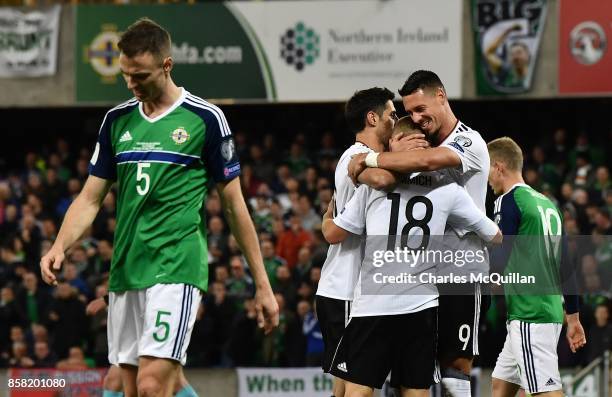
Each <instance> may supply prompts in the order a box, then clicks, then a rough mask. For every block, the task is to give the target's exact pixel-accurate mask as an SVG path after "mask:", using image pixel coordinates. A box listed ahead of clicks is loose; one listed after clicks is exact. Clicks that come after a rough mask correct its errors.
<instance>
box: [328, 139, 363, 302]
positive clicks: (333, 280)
mask: <svg viewBox="0 0 612 397" xmlns="http://www.w3.org/2000/svg"><path fill="white" fill-rule="evenodd" d="M370 152H373V150H372V149H370V148H369V147H367V146H366V145H364V144H362V143H359V142H356V143H355V144H353V145H352V146H350V147H349V148H348V149H346V150H345V151H344V153H343V154H342V156H340V160H339V161H338V165H337V166H336V172H335V176H334V180H335V186H336V188H335V192H334V201H335V212H336V213H337V212H338V211H339V210H341V209H342V208H344V206H345V205H346V203H347V202H348V201H349V200H350V199H351V197H353V194H354V193H355V185H354V184H353V181H352V180H351V178H350V177H349V175H348V164H349V162H350V161H351V157H353V156H354V155H356V154H359V153H370ZM336 213H334V216H335V215H336ZM362 242H363V240H362V238H361V237H359V236H354V235H350V236H348V237H347V238H346V240H344V241H343V242H341V243H339V244H333V245H330V246H329V250H328V251H327V259H325V263H324V264H323V268H322V269H321V279H320V280H319V287H318V288H317V295H320V296H325V297H328V298H333V299H341V300H352V299H353V291H354V289H355V283H356V282H357V277H358V275H359V266H360V265H361V259H362V254H363V253H362Z"/></svg>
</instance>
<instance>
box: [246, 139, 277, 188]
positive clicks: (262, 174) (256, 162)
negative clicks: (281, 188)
mask: <svg viewBox="0 0 612 397" xmlns="http://www.w3.org/2000/svg"><path fill="white" fill-rule="evenodd" d="M249 154H250V157H251V163H252V164H253V173H254V174H255V177H257V179H259V180H261V181H272V180H273V179H274V165H273V164H272V162H270V161H266V160H265V159H264V152H263V150H262V148H261V146H259V145H257V144H254V145H251V147H250V148H249Z"/></svg>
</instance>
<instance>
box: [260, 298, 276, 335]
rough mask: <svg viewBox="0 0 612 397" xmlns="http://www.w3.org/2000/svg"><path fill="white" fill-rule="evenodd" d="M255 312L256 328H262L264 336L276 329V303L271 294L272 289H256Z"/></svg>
mask: <svg viewBox="0 0 612 397" xmlns="http://www.w3.org/2000/svg"><path fill="white" fill-rule="evenodd" d="M255 311H256V312H257V326H258V327H259V328H263V330H264V333H265V334H266V335H267V334H269V333H270V332H272V330H273V329H274V328H276V327H278V303H277V302H276V298H275V297H274V294H273V293H272V288H270V287H268V288H265V289H263V288H262V289H260V288H258V289H257V292H256V293H255Z"/></svg>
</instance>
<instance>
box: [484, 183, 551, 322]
mask: <svg viewBox="0 0 612 397" xmlns="http://www.w3.org/2000/svg"><path fill="white" fill-rule="evenodd" d="M494 217H495V221H496V222H497V223H498V225H499V227H500V229H501V231H502V233H503V234H504V248H502V249H500V250H499V251H497V252H500V251H502V252H503V251H504V250H505V251H506V254H505V255H497V256H496V255H494V256H493V258H496V257H497V259H499V258H500V257H501V258H503V259H502V261H504V262H506V261H507V262H506V266H505V270H504V275H505V276H507V277H508V280H511V281H513V282H512V283H506V284H504V293H505V295H506V305H507V308H508V320H521V321H525V322H532V323H562V322H563V305H562V300H561V288H560V275H559V271H560V262H561V248H562V247H561V244H562V225H563V222H562V217H561V214H560V212H559V210H558V209H557V207H556V206H555V205H554V204H553V203H552V201H550V199H549V198H548V197H546V196H544V195H543V194H541V193H538V192H537V191H535V190H534V189H532V188H531V187H530V186H528V185H525V184H517V185H515V186H513V187H512V189H510V191H508V192H507V193H506V194H504V195H502V196H500V197H499V198H498V199H497V200H496V201H495V211H494ZM512 275H514V276H515V277H512ZM514 281H516V282H514Z"/></svg>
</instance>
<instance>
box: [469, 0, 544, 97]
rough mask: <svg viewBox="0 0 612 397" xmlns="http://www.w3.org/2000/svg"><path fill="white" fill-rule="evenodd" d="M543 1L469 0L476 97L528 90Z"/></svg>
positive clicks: (536, 52) (542, 19) (538, 44)
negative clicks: (473, 42) (470, 5)
mask: <svg viewBox="0 0 612 397" xmlns="http://www.w3.org/2000/svg"><path fill="white" fill-rule="evenodd" d="M545 18H546V0H472V24H473V28H474V41H475V49H474V54H475V56H476V62H475V66H476V90H477V93H478V94H479V95H499V94H518V93H524V92H528V91H529V90H531V85H532V80H533V72H534V70H535V66H536V61H537V58H538V49H539V47H540V38H541V36H542V31H543V30H544V21H545Z"/></svg>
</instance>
